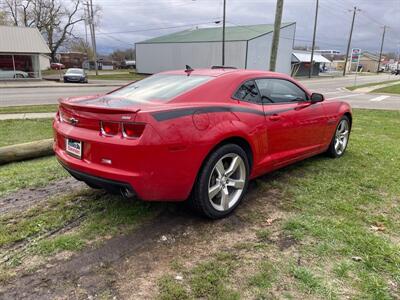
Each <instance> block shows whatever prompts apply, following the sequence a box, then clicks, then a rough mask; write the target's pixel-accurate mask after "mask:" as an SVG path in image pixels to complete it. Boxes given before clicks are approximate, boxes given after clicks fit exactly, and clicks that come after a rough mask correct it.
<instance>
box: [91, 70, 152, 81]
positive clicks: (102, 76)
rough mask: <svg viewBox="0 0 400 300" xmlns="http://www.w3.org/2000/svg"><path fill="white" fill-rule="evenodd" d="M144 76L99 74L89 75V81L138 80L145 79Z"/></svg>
mask: <svg viewBox="0 0 400 300" xmlns="http://www.w3.org/2000/svg"><path fill="white" fill-rule="evenodd" d="M145 77H146V75H141V74H136V73H131V72H126V73H118V74H113V73H110V74H99V75H97V76H96V75H89V79H102V80H131V81H134V80H140V79H143V78H145Z"/></svg>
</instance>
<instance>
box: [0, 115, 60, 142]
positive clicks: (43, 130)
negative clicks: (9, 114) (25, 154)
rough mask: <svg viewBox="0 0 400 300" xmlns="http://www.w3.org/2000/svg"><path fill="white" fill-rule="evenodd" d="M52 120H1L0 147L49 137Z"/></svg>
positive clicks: (51, 130) (51, 133) (51, 132)
mask: <svg viewBox="0 0 400 300" xmlns="http://www.w3.org/2000/svg"><path fill="white" fill-rule="evenodd" d="M52 122H53V120H52V119H33V120H1V121H0V128H1V131H0V147H3V146H8V145H14V144H21V143H26V142H32V141H37V140H42V139H48V138H51V137H52V136H53V129H52Z"/></svg>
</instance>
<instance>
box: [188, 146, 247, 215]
mask: <svg viewBox="0 0 400 300" xmlns="http://www.w3.org/2000/svg"><path fill="white" fill-rule="evenodd" d="M249 170H250V167H249V160H248V157H247V155H246V152H244V150H243V149H242V148H241V147H239V146H238V145H236V144H226V145H223V146H222V147H220V148H218V149H217V150H215V151H214V152H213V153H211V155H210V156H209V157H208V158H207V159H206V160H205V162H204V164H203V166H202V168H201V169H200V172H199V174H198V176H197V180H196V183H195V186H194V189H193V193H192V195H191V197H190V199H189V204H190V206H191V207H192V208H193V209H194V210H195V211H196V212H198V213H200V214H201V215H203V216H205V217H208V218H211V219H219V218H223V217H225V216H227V215H229V214H230V213H231V212H232V211H233V210H234V209H235V208H236V207H237V206H238V205H239V203H240V201H241V200H242V198H243V196H244V195H245V193H246V190H247V186H248V181H249V173H250V171H249ZM232 171H233V172H232ZM223 199H225V201H223Z"/></svg>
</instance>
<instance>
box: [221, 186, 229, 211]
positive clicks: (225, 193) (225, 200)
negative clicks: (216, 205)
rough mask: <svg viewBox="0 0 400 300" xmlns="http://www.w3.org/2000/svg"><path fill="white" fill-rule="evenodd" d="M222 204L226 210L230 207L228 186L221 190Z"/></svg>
mask: <svg viewBox="0 0 400 300" xmlns="http://www.w3.org/2000/svg"><path fill="white" fill-rule="evenodd" d="M221 206H222V208H223V209H224V210H227V209H229V192H228V188H227V187H225V188H223V189H222V191H221Z"/></svg>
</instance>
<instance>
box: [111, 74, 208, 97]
mask: <svg viewBox="0 0 400 300" xmlns="http://www.w3.org/2000/svg"><path fill="white" fill-rule="evenodd" d="M211 78H212V77H211V76H197V75H191V76H187V75H171V74H159V75H153V76H150V77H148V78H146V79H143V80H140V81H137V82H134V83H132V84H130V85H128V86H126V87H123V88H122V89H120V90H117V91H115V92H113V93H111V94H109V95H110V96H116V97H123V98H125V99H127V100H131V101H134V102H147V101H150V100H152V101H161V102H166V101H168V100H170V99H171V98H174V97H175V96H177V95H179V94H182V93H184V92H187V91H189V90H191V89H193V88H195V87H197V86H199V85H201V84H203V83H205V82H207V81H208V80H210V79H211Z"/></svg>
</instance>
